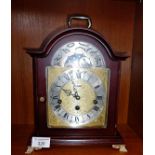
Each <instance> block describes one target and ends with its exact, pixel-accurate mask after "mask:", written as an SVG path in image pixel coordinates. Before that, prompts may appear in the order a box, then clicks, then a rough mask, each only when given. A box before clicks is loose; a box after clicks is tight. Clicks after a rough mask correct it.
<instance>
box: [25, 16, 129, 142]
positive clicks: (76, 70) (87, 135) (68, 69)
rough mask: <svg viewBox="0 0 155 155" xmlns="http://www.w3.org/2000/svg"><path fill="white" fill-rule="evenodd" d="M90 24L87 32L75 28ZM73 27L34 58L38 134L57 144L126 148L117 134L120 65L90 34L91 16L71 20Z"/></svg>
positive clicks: (101, 41) (47, 42)
mask: <svg viewBox="0 0 155 155" xmlns="http://www.w3.org/2000/svg"><path fill="white" fill-rule="evenodd" d="M73 20H86V21H87V24H88V27H87V28H81V27H73V26H72V22H73ZM67 23H68V28H67V29H65V30H63V31H61V32H59V33H57V34H56V35H52V36H51V35H50V36H49V37H48V39H46V40H45V41H44V42H43V44H42V45H41V47H40V48H39V49H27V53H28V54H30V55H31V56H32V58H33V81H34V106H35V132H34V135H35V136H38V137H42V136H43V137H50V138H51V144H52V145H85V144H111V145H112V144H122V143H123V141H122V138H121V136H120V134H119V132H118V131H117V125H116V116H117V97H118V86H119V72H120V63H121V61H122V60H125V59H126V58H127V56H120V55H116V54H114V53H113V51H112V49H111V47H110V45H109V44H108V43H107V42H106V41H105V39H104V38H103V37H102V36H101V35H100V34H98V33H97V32H95V31H94V30H92V29H91V20H90V18H89V17H88V16H70V17H69V18H68V20H67Z"/></svg>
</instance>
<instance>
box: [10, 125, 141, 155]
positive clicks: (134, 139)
mask: <svg viewBox="0 0 155 155" xmlns="http://www.w3.org/2000/svg"><path fill="white" fill-rule="evenodd" d="M119 130H120V133H121V134H122V136H123V137H124V141H125V143H126V146H127V149H128V153H121V152H119V151H118V150H115V149H112V148H111V146H91V147H90V146H82V147H81V146H80V147H79V146H74V147H73V146H72V147H69V146H58V147H51V148H50V149H44V150H39V151H35V152H33V154H34V155H51V154H53V155H62V154H63V155H73V154H74V155H84V154H89V155H99V154H105V155H122V154H127V155H142V154H143V142H142V140H141V139H140V138H138V136H137V135H136V134H135V133H134V132H133V131H132V129H130V128H129V127H128V126H127V125H119ZM32 131H33V126H32V125H12V142H11V143H12V150H11V151H12V153H11V154H12V155H19V154H20V155H24V152H25V151H26V148H27V141H28V138H29V136H30V134H31V132H32Z"/></svg>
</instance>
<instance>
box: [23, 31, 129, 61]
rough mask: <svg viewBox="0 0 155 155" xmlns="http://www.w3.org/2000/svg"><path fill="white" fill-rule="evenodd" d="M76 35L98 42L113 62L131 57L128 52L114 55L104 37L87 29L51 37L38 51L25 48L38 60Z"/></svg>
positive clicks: (63, 32) (64, 32) (65, 32)
mask: <svg viewBox="0 0 155 155" xmlns="http://www.w3.org/2000/svg"><path fill="white" fill-rule="evenodd" d="M75 34H80V35H86V36H89V37H92V38H95V39H96V40H98V41H99V42H100V43H101V44H102V45H103V46H104V47H105V48H106V49H107V52H108V55H109V56H110V58H111V59H112V60H119V61H120V60H126V59H127V58H128V57H129V56H128V55H127V53H126V52H115V54H114V53H113V51H112V48H111V46H110V45H109V43H107V42H106V41H105V39H104V38H103V36H101V35H100V34H99V33H97V32H95V31H94V30H91V29H87V28H68V29H66V30H63V31H61V32H60V33H58V34H56V35H54V36H51V35H49V36H48V37H47V38H46V39H45V40H44V42H43V43H42V45H41V46H40V48H38V49H33V48H25V50H26V51H27V53H28V54H29V55H31V56H32V57H38V58H39V57H46V56H48V54H49V52H50V50H49V48H50V49H51V48H52V47H53V46H54V45H55V43H56V42H57V41H58V40H59V39H61V38H62V37H63V38H64V37H65V36H69V35H75Z"/></svg>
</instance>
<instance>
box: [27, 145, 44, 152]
mask: <svg viewBox="0 0 155 155" xmlns="http://www.w3.org/2000/svg"><path fill="white" fill-rule="evenodd" d="M41 149H42V148H41V147H32V146H28V147H27V150H26V152H25V154H31V153H32V152H33V151H37V150H41Z"/></svg>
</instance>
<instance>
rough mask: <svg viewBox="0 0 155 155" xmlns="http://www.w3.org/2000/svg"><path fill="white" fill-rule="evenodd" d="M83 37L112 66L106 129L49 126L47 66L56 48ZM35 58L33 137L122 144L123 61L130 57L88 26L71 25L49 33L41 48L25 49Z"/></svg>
mask: <svg viewBox="0 0 155 155" xmlns="http://www.w3.org/2000/svg"><path fill="white" fill-rule="evenodd" d="M74 40H82V41H87V42H90V43H92V44H94V45H96V46H97V47H98V48H99V49H100V50H101V52H102V54H103V57H104V59H105V63H106V67H107V68H109V69H110V71H111V75H110V88H109V103H108V118H107V127H106V128H48V127H47V119H46V96H47V95H46V77H45V68H46V67H47V66H50V63H51V59H52V56H53V53H54V52H55V50H56V49H57V48H58V47H60V46H61V45H62V44H64V43H65V42H68V41H74ZM26 50H27V53H28V54H29V55H31V57H32V58H33V83H34V107H35V130H34V133H33V136H38V137H42V136H45V137H51V144H52V145H83V144H98V145H99V144H110V145H111V144H122V143H123V139H122V137H121V135H120V134H119V132H118V131H117V125H116V120H117V100H118V88H119V77H120V64H121V61H122V60H125V59H126V58H127V56H125V55H119V54H117V55H116V54H114V53H113V51H112V48H111V47H110V45H109V44H108V43H107V42H106V41H105V40H104V38H103V37H102V36H101V35H100V34H98V33H97V32H95V31H93V30H91V29H88V28H68V29H65V30H63V31H61V32H60V33H58V34H56V35H54V36H51V35H50V36H48V39H45V41H44V42H43V44H42V45H41V47H40V48H39V49H26Z"/></svg>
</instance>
